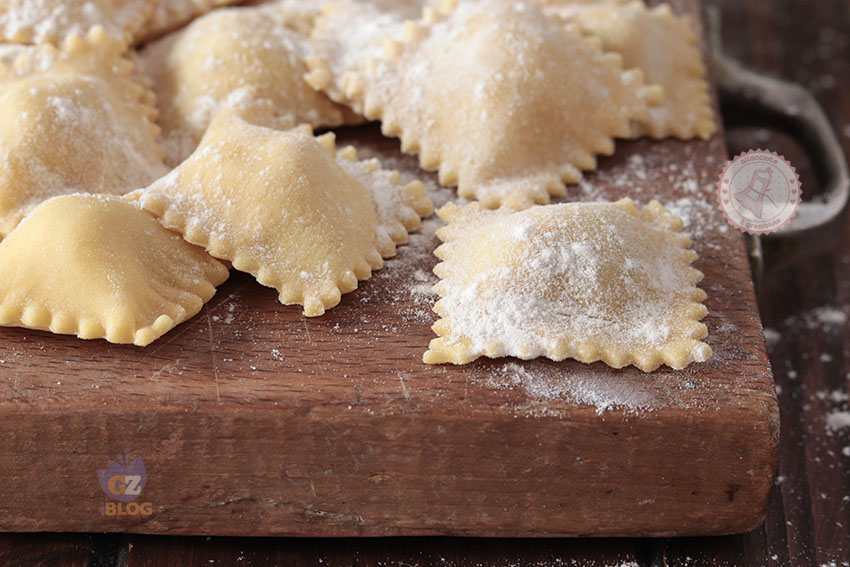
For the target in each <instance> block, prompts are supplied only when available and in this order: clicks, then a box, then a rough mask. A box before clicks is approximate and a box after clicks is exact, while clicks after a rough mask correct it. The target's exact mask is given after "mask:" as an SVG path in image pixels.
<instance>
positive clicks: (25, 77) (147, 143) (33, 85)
mask: <svg viewBox="0 0 850 567" xmlns="http://www.w3.org/2000/svg"><path fill="white" fill-rule="evenodd" d="M122 47H123V43H122V42H121V41H120V40H116V39H113V38H110V37H109V36H108V35H107V34H106V32H105V31H104V30H103V29H102V28H95V29H93V30H92V31H91V32H89V34H88V35H87V36H86V37H85V38H83V37H79V36H71V37H69V38H68V39H67V40H66V41H65V42H64V43H63V46H62V47H61V48H56V47H53V46H52V45H48V44H45V45H42V46H38V47H28V48H26V49H24V50H22V51H21V52H20V53H19V54H17V57H16V58H15V59H14V61H13V62H12V63H10V64H6V65H0V236H5V235H6V234H8V233H9V232H10V231H11V230H12V229H13V228H14V227H15V225H17V223H18V222H19V221H20V220H21V218H23V217H24V216H25V215H26V214H27V213H28V212H30V211H31V210H32V209H33V208H35V206H36V205H38V204H39V203H40V202H42V201H44V200H45V199H48V198H50V197H54V196H57V195H62V194H68V193H79V192H86V193H111V194H123V193H126V192H128V191H131V190H133V189H136V188H139V187H145V186H147V185H148V184H149V183H150V182H151V181H153V180H154V179H156V178H157V177H160V176H161V175H164V174H165V173H166V172H167V169H166V167H165V165H164V163H163V157H164V152H163V150H162V148H160V147H159V146H158V145H157V144H156V137H157V134H158V132H159V129H158V128H157V127H156V125H155V124H154V123H153V121H154V119H155V117H156V111H155V109H154V107H153V105H152V95H151V93H150V92H148V91H146V90H145V89H144V88H143V87H142V86H141V85H139V84H137V83H136V82H134V81H133V80H131V79H130V73H131V70H132V69H131V68H132V65H131V63H130V62H129V61H128V60H126V59H125V58H123V57H122V56H121V55H120V53H121V50H122Z"/></svg>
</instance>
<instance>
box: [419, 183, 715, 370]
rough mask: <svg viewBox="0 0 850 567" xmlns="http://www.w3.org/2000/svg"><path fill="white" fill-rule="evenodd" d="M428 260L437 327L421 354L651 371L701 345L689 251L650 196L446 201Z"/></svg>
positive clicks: (700, 350) (701, 353) (677, 362)
mask: <svg viewBox="0 0 850 567" xmlns="http://www.w3.org/2000/svg"><path fill="white" fill-rule="evenodd" d="M439 215H440V217H441V218H443V219H444V220H445V221H446V222H447V223H448V225H447V226H446V227H444V228H441V229H440V230H439V231H438V232H437V235H438V236H439V237H440V239H442V240H443V242H444V244H442V245H441V246H440V247H439V248H437V250H436V252H435V254H436V255H437V257H439V258H440V259H441V260H443V262H442V263H440V264H438V265H437V266H436V267H435V268H434V272H435V273H436V274H437V275H438V276H440V282H439V283H438V284H437V285H436V286H434V290H435V291H436V292H437V293H438V294H439V295H440V297H441V299H440V300H439V301H438V302H437V303H436V305H435V306H434V311H436V312H437V313H438V314H439V315H440V316H441V319H440V320H439V321H437V322H436V323H435V324H434V326H433V329H434V331H435V332H436V333H437V335H439V337H438V338H436V339H434V340H432V341H431V345H430V350H429V351H428V352H427V353H425V356H424V360H425V362H427V363H432V364H434V363H445V362H451V363H455V364H465V363H467V362H470V361H472V360H475V359H476V358H478V357H481V356H486V357H491V358H494V357H502V356H514V357H518V358H522V359H530V358H535V357H547V358H550V359H552V360H563V359H565V358H574V359H577V360H579V361H581V362H586V363H590V362H594V361H597V360H602V361H603V362H605V363H606V364H608V365H610V366H613V367H615V368H621V367H623V366H626V365H628V364H633V365H635V366H637V367H638V368H640V369H641V370H644V371H651V370H654V369H655V368H657V367H658V366H659V365H661V364H667V365H669V366H671V367H673V368H676V369H680V368H684V367H685V366H687V365H688V364H690V363H691V362H694V361H700V362H701V361H704V360H706V359H707V357H708V356H709V354H710V353H711V348H710V347H709V346H708V345H707V344H705V343H703V342H701V341H700V339H702V338H704V337H705V336H706V335H707V329H706V326H705V325H703V324H702V323H700V322H699V320H700V319H702V318H703V317H704V316H705V314H706V308H705V307H704V306H703V305H702V304H701V303H700V302H701V301H702V300H703V299H704V298H705V292H703V291H702V290H700V289H699V288H697V287H696V285H697V283H698V282H699V281H700V280H701V279H702V274H701V273H700V272H699V271H697V270H695V269H694V268H692V267H690V264H691V263H692V262H693V261H694V260H695V259H696V257H697V255H696V253H694V252H693V251H691V250H690V249H689V248H688V247H689V245H690V240H689V239H688V237H686V236H684V235H681V234H678V233H677V232H676V231H677V230H678V229H679V228H680V227H681V226H682V223H681V221H680V220H679V219H678V218H676V217H674V216H672V215H670V214H669V213H667V212H666V211H665V210H664V208H663V207H662V206H661V205H660V204H659V203H657V202H655V201H653V202H651V203H650V204H649V205H648V206H647V207H646V208H644V209H643V210H638V209H637V208H636V207H635V205H634V203H633V202H632V201H631V200H629V199H623V200H621V201H618V202H616V203H569V204H560V205H548V206H542V207H532V208H530V209H526V210H524V211H520V212H514V211H510V210H506V209H499V210H495V211H492V210H486V209H483V208H482V207H481V206H480V205H479V204H478V203H472V204H470V205H467V206H466V207H458V206H457V205H454V204H449V205H446V206H445V207H443V208H442V209H440V211H439Z"/></svg>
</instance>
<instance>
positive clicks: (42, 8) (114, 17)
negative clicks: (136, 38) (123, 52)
mask: <svg viewBox="0 0 850 567" xmlns="http://www.w3.org/2000/svg"><path fill="white" fill-rule="evenodd" d="M152 8H153V5H152V0H3V1H2V2H0V41H7V42H11V43H55V44H58V43H61V42H62V41H63V40H64V39H65V38H66V37H68V36H70V35H85V34H87V33H88V32H89V31H90V30H91V29H92V28H94V27H96V26H98V27H101V28H103V29H104V31H105V32H106V33H107V34H108V35H110V36H112V37H114V38H117V39H122V40H124V41H129V39H130V37H131V36H132V34H133V32H135V31H136V30H137V29H138V28H139V27H140V26H141V25H142V23H143V22H144V21H145V19H146V18H148V16H150V13H151V10H152Z"/></svg>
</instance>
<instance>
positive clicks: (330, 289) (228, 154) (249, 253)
mask: <svg viewBox="0 0 850 567" xmlns="http://www.w3.org/2000/svg"><path fill="white" fill-rule="evenodd" d="M128 197H129V198H131V199H138V200H139V202H140V203H141V205H142V207H143V208H144V209H146V210H147V211H149V212H151V213H153V214H154V215H156V216H157V217H159V218H160V220H161V222H162V223H163V225H164V226H166V227H167V228H170V229H172V230H177V231H180V232H181V233H183V235H184V237H185V238H186V239H187V240H188V241H189V242H192V243H194V244H199V245H202V246H204V247H206V249H207V251H209V253H210V254H212V255H213V256H215V257H217V258H222V259H226V260H230V261H231V262H233V266H234V267H235V268H236V269H238V270H241V271H244V272H249V273H251V274H253V275H254V276H255V277H256V278H257V280H258V281H259V282H260V283H261V284H263V285H266V286H269V287H274V288H275V289H277V290H278V292H279V294H280V301H281V302H282V303H284V304H287V305H288V304H299V305H303V306H304V314H305V315H308V316H314V315H321V314H322V313H324V311H325V310H326V309H328V308H330V307H333V306H334V305H336V304H337V303H339V301H340V296H341V294H342V293H346V292H348V291H351V290H353V289H355V288H356V287H357V280H363V279H367V278H368V277H370V275H371V272H372V270H377V269H379V268H380V267H381V266H382V265H383V260H382V257H389V256H392V255H393V254H394V253H395V245H396V244H398V243H401V242H404V241H406V239H407V231H408V230H412V229H414V228H416V227H418V226H419V224H420V222H421V221H420V215H428V214H430V213H431V211H432V210H433V205H432V204H431V202H430V201H429V200H428V199H427V197H426V196H425V190H424V187H423V185H422V184H421V183H420V182H413V183H410V184H408V185H406V186H402V184H401V180H400V178H399V176H398V174H397V173H392V172H383V171H381V170H380V168H379V165H378V163H377V161H376V160H370V161H366V162H357V161H356V153H355V152H354V149H353V148H345V149H343V150H340V152H338V153H336V152H335V151H334V136H333V134H325V135H323V136H320V137H319V138H314V137H313V135H312V132H311V130H310V128H309V127H307V126H305V127H303V128H299V129H297V130H290V131H279V130H273V129H270V128H266V127H262V126H257V125H255V124H251V123H249V122H248V121H247V120H246V119H245V118H243V117H242V116H240V115H239V113H238V110H236V109H231V108H229V107H228V108H225V109H224V110H222V111H221V112H220V113H219V114H218V115H217V116H216V118H215V119H214V121H213V122H212V124H211V125H210V127H209V129H208V130H207V133H206V135H205V136H204V139H203V140H202V142H201V145H200V146H199V147H198V149H197V150H196V151H195V153H194V154H192V156H190V157H189V158H188V159H187V160H186V161H185V162H183V163H182V164H181V165H180V166H179V167H178V168H177V169H175V170H174V171H173V172H172V173H171V174H169V175H168V176H166V177H164V178H162V179H160V180H158V181H157V182H155V183H154V184H153V185H151V186H150V187H149V188H147V189H146V190H144V191H139V192H136V193H133V194H131V195H130V196H128Z"/></svg>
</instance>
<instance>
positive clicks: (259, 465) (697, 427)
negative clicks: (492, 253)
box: [0, 1, 778, 536]
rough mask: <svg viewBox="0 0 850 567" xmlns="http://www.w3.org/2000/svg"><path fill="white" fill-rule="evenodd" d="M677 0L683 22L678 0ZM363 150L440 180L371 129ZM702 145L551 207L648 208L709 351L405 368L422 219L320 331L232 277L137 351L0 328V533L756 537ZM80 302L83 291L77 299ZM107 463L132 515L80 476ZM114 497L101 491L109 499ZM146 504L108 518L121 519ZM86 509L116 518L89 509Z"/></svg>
mask: <svg viewBox="0 0 850 567" xmlns="http://www.w3.org/2000/svg"><path fill="white" fill-rule="evenodd" d="M676 7H677V9H678V10H679V11H680V12H681V11H682V9H685V10H688V11H690V12H691V13H693V14H696V3H695V2H691V1H688V2H680V3H678V4H677V6H676ZM340 141H342V142H348V143H353V144H355V145H356V146H357V147H358V148H359V149H360V150H361V154H362V155H364V156H371V155H375V156H378V157H380V158H381V159H382V160H383V161H384V163H385V165H387V166H390V167H394V168H398V169H400V170H401V171H403V172H404V173H405V175H406V177H408V178H410V177H412V176H413V175H417V176H419V177H420V178H422V179H424V180H425V181H426V182H427V185H428V186H429V191H430V192H431V196H432V197H433V198H434V200H435V201H436V202H437V204H442V203H443V202H445V201H446V200H447V199H449V198H451V197H452V196H453V195H454V193H453V190H449V189H443V188H439V187H438V186H437V184H436V181H435V177H434V176H433V175H427V174H423V173H422V172H420V171H419V170H418V168H417V165H416V160H415V158H412V157H410V156H404V155H402V154H401V153H400V152H399V150H398V144H397V142H396V141H395V140H387V139H384V138H382V137H381V136H380V134H379V132H378V130H377V128H376V127H375V126H367V127H361V128H356V129H350V130H343V131H341V132H340ZM725 159H726V156H725V147H724V142H723V137H722V135H720V134H718V135H717V136H715V137H714V138H713V139H712V140H711V141H709V142H702V141H690V142H679V141H664V142H653V141H647V140H641V141H637V142H620V143H618V145H617V152H616V154H615V155H614V156H613V157H610V158H603V159H601V160H600V164H599V171H597V172H595V173H592V174H588V175H587V176H586V180H585V181H584V182H583V183H582V184H581V185H578V186H573V187H570V188H569V197H568V200H595V199H603V198H604V199H618V198H620V197H623V196H630V197H633V198H635V199H636V200H640V201H641V202H644V203H645V202H646V201H648V200H649V199H650V198H656V197H657V198H659V199H660V200H662V202H664V203H666V204H669V205H671V206H672V208H673V209H674V210H675V211H677V212H678V213H680V214H681V215H682V216H683V217H685V220H686V221H687V222H688V223H689V224H688V226H687V227H686V229H685V230H686V231H688V232H690V233H691V234H692V235H693V237H694V248H695V249H696V251H697V252H698V253H699V254H700V259H699V260H698V261H697V262H696V264H695V265H696V267H697V268H698V269H700V270H702V271H703V272H704V273H705V280H704V281H703V283H702V287H703V288H704V289H705V290H706V291H707V293H708V300H707V301H706V305H707V307H708V308H709V315H708V317H707V318H706V319H705V322H706V323H707V325H708V327H709V330H710V335H709V337H708V339H707V341H708V342H709V343H710V344H711V346H712V348H713V349H714V354H713V356H712V357H711V359H710V360H709V362H707V363H704V364H696V365H692V366H690V367H689V368H687V369H686V370H684V371H678V372H677V371H672V370H666V369H660V370H658V371H656V372H652V373H648V374H647V373H643V372H640V371H638V370H636V369H634V368H627V369H623V370H614V369H611V368H609V367H607V366H605V365H604V364H602V363H595V364H592V365H583V364H580V363H576V362H574V361H566V362H562V363H553V362H549V361H543V360H539V361H531V362H522V361H519V360H513V359H502V360H492V361H488V360H483V361H477V362H475V363H473V364H469V365H467V366H462V367H454V366H427V365H425V364H423V363H422V362H421V356H422V353H423V351H424V350H425V349H426V348H427V345H428V341H429V340H430V339H431V338H432V337H433V333H432V332H431V330H430V328H429V327H430V325H431V324H432V323H433V322H434V320H435V315H434V314H433V313H432V312H431V311H430V307H431V305H432V304H433V302H434V300H435V298H434V296H433V295H431V294H430V293H429V291H428V289H429V287H430V285H431V284H433V283H434V282H435V281H436V279H435V277H434V276H433V274H432V273H431V269H432V268H433V266H434V264H435V263H436V258H435V257H433V255H432V254H431V251H432V250H433V248H434V247H435V246H436V244H437V240H436V238H435V237H434V234H433V233H434V230H435V228H436V227H438V226H439V225H440V222H439V221H438V220H436V219H429V220H427V221H426V222H425V225H424V227H423V230H422V231H421V232H420V233H418V234H415V235H413V236H412V237H411V243H410V244H409V245H408V246H404V247H401V248H400V249H399V254H398V256H397V257H396V259H393V260H391V261H389V262H387V265H386V267H385V268H384V269H383V270H381V271H380V272H378V273H377V274H376V275H375V277H373V278H372V279H370V280H368V281H366V282H362V283H361V286H360V288H359V289H358V290H356V291H355V292H353V293H350V294H347V295H345V296H344V297H343V300H342V303H341V304H340V305H339V306H338V307H335V308H334V309H332V310H331V311H329V312H328V313H327V314H326V315H324V316H322V317H320V318H314V319H307V318H304V317H303V316H302V315H301V310H300V308H298V307H294V306H293V307H285V306H283V305H281V304H279V303H278V302H277V301H276V293H275V292H274V291H273V290H271V289H268V288H264V287H261V286H260V285H259V284H257V283H256V282H254V281H253V279H252V278H251V277H248V276H246V275H244V274H240V273H237V272H233V274H232V276H231V278H230V280H229V281H228V282H227V283H226V284H225V285H223V286H221V288H220V289H219V290H218V293H217V294H216V296H215V297H214V298H213V300H212V301H211V302H210V303H209V304H208V305H207V306H206V307H204V309H203V310H202V311H201V313H200V314H199V315H197V316H196V317H195V318H193V319H191V320H190V321H188V322H187V323H184V324H183V325H181V326H180V327H178V328H177V329H175V330H173V331H172V332H170V333H169V334H167V335H166V336H165V337H163V338H161V339H160V340H159V341H157V342H155V343H154V344H152V345H151V346H149V347H147V348H144V349H142V348H137V347H133V346H117V345H112V344H109V343H106V342H105V341H101V340H96V341H82V340H78V339H75V338H72V337H63V336H54V335H51V334H49V333H42V332H35V331H28V330H23V329H0V478H1V479H2V482H0V530H5V531H42V530H43V531H48V530H49V531H126V532H141V533H170V534H209V535H300V536H386V535H424V534H453V535H469V536H561V535H565V536H578V535H593V536H603V535H604V536H614V535H616V536H650V535H651V536H662V535H685V534H689V535H697V534H723V533H731V532H740V531H743V530H748V529H750V528H753V527H754V526H756V525H757V524H758V523H759V522H760V521H761V518H762V516H763V514H764V510H765V506H766V502H767V498H768V494H769V492H770V487H771V485H772V479H773V473H774V468H775V463H776V455H777V440H778V410H777V402H776V397H775V393H774V387H773V381H772V376H771V372H770V368H769V365H768V361H767V357H766V355H765V348H764V341H763V337H762V330H761V325H760V322H759V316H758V310H757V306H756V301H755V297H754V293H753V286H752V282H751V277H750V269H749V265H748V261H747V255H746V251H745V244H744V239H743V237H742V236H741V234H740V233H738V232H737V231H735V230H733V229H731V228H730V227H728V226H727V224H726V222H725V220H724V218H723V217H722V215H721V214H720V212H719V210H718V208H717V207H716V205H715V204H714V201H713V199H714V195H713V190H714V183H715V180H716V178H717V176H718V175H719V172H720V168H721V166H722V165H723V163H724V161H725ZM81 292H84V290H81ZM125 450H129V451H130V452H131V453H132V454H133V455H134V456H138V457H140V458H141V459H142V460H143V462H144V466H145V469H146V475H145V484H144V487H143V490H142V491H141V494H139V495H138V497H137V498H136V500H135V504H134V505H127V504H122V505H121V507H120V508H118V507H117V505H118V503H117V502H116V501H115V500H112V499H110V498H108V497H107V495H106V493H105V492H104V491H102V490H101V486H100V484H99V481H98V475H97V472H96V471H97V470H98V469H106V466H107V461H108V460H110V459H112V460H115V459H116V455H118V454H120V453H123V452H124V451H125ZM118 488H120V486H119V487H118ZM145 503H149V507H150V512H151V513H150V514H148V515H143V514H141V515H117V514H118V512H125V513H126V512H127V511H130V512H132V511H134V510H136V511H138V510H140V509H141V510H144V508H145V507H144V506H139V504H145ZM106 512H110V513H111V512H115V514H110V513H106Z"/></svg>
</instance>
